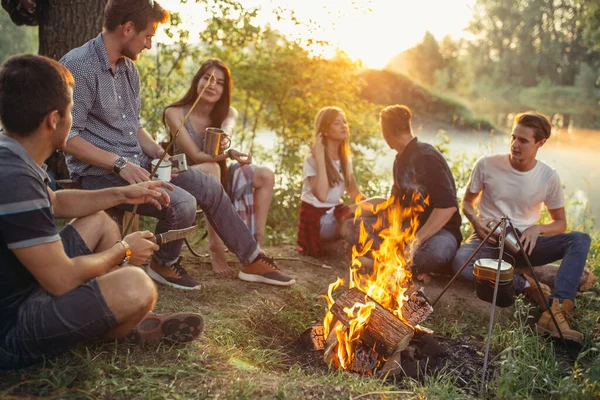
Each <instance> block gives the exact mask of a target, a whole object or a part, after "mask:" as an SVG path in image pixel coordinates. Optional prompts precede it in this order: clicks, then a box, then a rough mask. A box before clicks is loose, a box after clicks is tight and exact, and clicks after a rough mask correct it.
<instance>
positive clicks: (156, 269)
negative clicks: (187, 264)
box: [146, 257, 200, 290]
mask: <svg viewBox="0 0 600 400" xmlns="http://www.w3.org/2000/svg"><path fill="white" fill-rule="evenodd" d="M182 259H183V257H179V258H178V259H177V261H176V262H175V264H173V265H171V266H169V267H165V266H164V265H161V264H159V263H158V262H157V261H156V260H155V259H154V258H152V261H151V262H150V265H148V266H147V267H146V272H147V273H148V276H149V277H150V278H152V279H154V280H155V281H156V282H158V283H162V284H163V285H167V286H171V287H174V288H177V289H183V290H198V289H200V284H199V283H198V282H197V281H196V280H195V279H194V278H192V276H191V275H190V274H188V273H187V271H186V270H185V269H184V268H183V266H182V265H181V260H182Z"/></svg>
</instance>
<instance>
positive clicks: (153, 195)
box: [119, 181, 173, 210]
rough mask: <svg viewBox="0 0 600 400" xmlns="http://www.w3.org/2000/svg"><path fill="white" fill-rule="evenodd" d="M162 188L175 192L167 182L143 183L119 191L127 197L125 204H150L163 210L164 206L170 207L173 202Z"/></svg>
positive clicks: (122, 187) (123, 187) (124, 187)
mask: <svg viewBox="0 0 600 400" xmlns="http://www.w3.org/2000/svg"><path fill="white" fill-rule="evenodd" d="M161 187H164V188H167V189H169V190H173V186H171V185H170V184H169V183H167V182H165V181H149V182H143V183H138V184H135V185H130V186H121V187H120V188H119V189H120V190H121V191H122V193H123V195H124V196H125V201H124V202H125V204H145V203H148V204H152V205H153V206H154V207H156V208H158V209H159V210H161V209H162V206H163V205H164V206H165V207H168V206H169V203H170V202H171V198H170V197H169V195H168V194H167V192H166V191H165V190H164V189H161ZM161 203H162V205H161Z"/></svg>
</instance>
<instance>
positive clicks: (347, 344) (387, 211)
mask: <svg viewBox="0 0 600 400" xmlns="http://www.w3.org/2000/svg"><path fill="white" fill-rule="evenodd" d="M402 200H403V201H404V200H406V199H402ZM410 200H411V204H412V206H411V207H400V206H399V203H398V202H396V201H395V198H394V197H390V198H389V199H388V200H386V201H385V202H383V203H380V204H378V205H377V206H375V207H374V206H373V205H372V204H369V203H366V202H365V203H364V204H361V205H360V206H359V207H357V208H356V211H355V213H354V218H355V221H358V220H359V218H360V217H361V216H362V215H363V213H365V212H366V213H368V215H376V216H377V221H376V222H375V223H374V224H373V226H372V228H373V229H375V230H377V231H380V232H379V237H380V238H381V239H382V243H381V245H380V246H379V249H377V250H375V249H373V248H372V247H373V240H372V239H370V238H369V236H368V231H367V227H366V226H365V225H364V224H365V222H364V221H363V220H360V221H361V222H360V226H359V246H354V247H353V248H352V264H351V266H350V282H349V288H354V287H356V288H358V289H360V290H361V291H362V292H363V293H365V294H367V295H368V296H369V297H371V298H372V299H373V300H375V301H376V302H377V303H379V304H380V305H382V306H383V307H385V308H386V309H387V310H389V311H390V312H392V313H393V314H394V315H396V316H397V317H398V318H400V319H403V318H402V311H401V310H402V305H403V304H404V302H405V301H406V300H407V296H406V295H405V292H406V290H407V289H408V286H409V283H410V280H411V277H412V275H411V272H410V270H409V269H407V268H408V267H409V266H410V265H411V263H412V254H411V253H412V251H411V243H412V241H413V239H414V237H415V234H416V232H417V228H418V216H419V214H420V213H422V212H423V211H424V207H423V205H422V202H421V196H420V195H419V194H418V193H417V192H415V193H414V194H413V195H412V198H411V199H410ZM427 202H428V199H425V204H427ZM384 216H385V218H384ZM385 220H387V224H386V226H387V227H384V221H385ZM382 228H383V229H382ZM369 252H370V253H371V255H372V258H373V266H372V269H370V268H369V266H367V265H363V263H362V262H361V261H360V259H359V258H360V257H362V256H364V255H366V254H368V253H369ZM343 285H344V281H343V279H342V278H338V279H337V280H336V281H335V282H334V283H332V284H331V285H329V289H328V291H327V295H324V296H323V297H324V298H325V299H326V301H327V307H328V310H329V311H328V312H327V313H326V315H325V319H324V321H323V325H324V334H325V337H328V335H329V332H330V330H331V324H332V323H333V314H332V313H331V311H330V310H331V306H332V305H333V303H334V300H333V292H334V291H335V290H336V289H338V288H339V287H340V286H343ZM374 308H375V304H374V303H373V302H368V301H365V303H364V304H361V303H357V304H355V305H354V306H353V307H352V308H350V309H347V308H346V309H344V312H345V313H346V314H347V315H348V317H349V318H350V322H349V326H348V327H345V326H343V325H342V324H341V323H339V324H336V325H335V335H336V337H337V339H338V347H337V352H336V353H335V354H336V355H337V360H334V361H335V362H334V364H335V365H339V367H341V368H343V369H345V370H348V369H350V368H351V366H352V363H353V361H354V355H355V348H356V344H357V343H358V341H359V339H360V336H361V334H362V332H363V331H364V329H365V328H366V326H367V324H368V321H369V318H370V316H371V311H372V310H373V309H374Z"/></svg>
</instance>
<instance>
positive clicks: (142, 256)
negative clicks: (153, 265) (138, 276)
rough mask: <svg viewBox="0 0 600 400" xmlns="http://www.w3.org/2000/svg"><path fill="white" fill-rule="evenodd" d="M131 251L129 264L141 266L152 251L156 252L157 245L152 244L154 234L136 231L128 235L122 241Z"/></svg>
mask: <svg viewBox="0 0 600 400" xmlns="http://www.w3.org/2000/svg"><path fill="white" fill-rule="evenodd" d="M123 240H124V241H125V242H127V244H128V245H129V248H130V249H131V258H130V259H129V264H131V265H142V264H143V263H144V262H145V261H146V260H147V259H148V257H150V255H151V254H152V251H156V250H158V245H157V244H156V242H154V234H152V232H149V231H138V232H133V233H130V234H129V235H127V236H125V238H124V239H123Z"/></svg>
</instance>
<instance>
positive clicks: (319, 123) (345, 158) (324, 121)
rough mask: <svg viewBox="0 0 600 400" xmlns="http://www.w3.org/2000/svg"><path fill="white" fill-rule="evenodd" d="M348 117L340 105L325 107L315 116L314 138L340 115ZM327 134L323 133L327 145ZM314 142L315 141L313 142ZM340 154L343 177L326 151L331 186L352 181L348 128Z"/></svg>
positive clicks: (326, 163) (326, 166)
mask: <svg viewBox="0 0 600 400" xmlns="http://www.w3.org/2000/svg"><path fill="white" fill-rule="evenodd" d="M340 115H341V116H342V117H344V118H345V117H346V116H345V114H344V111H343V110H342V109H341V108H339V107H323V108H321V109H320V110H319V112H318V113H317V116H316V117H315V128H314V138H315V140H316V138H317V135H318V134H319V133H324V132H326V131H327V130H328V129H329V127H330V126H331V125H332V124H333V122H334V121H335V120H336V118H337V117H338V116H340ZM327 140H328V139H327V136H325V135H323V145H324V146H325V147H327ZM313 144H314V143H313ZM339 155H340V165H341V167H342V174H343V177H342V176H340V173H339V172H338V170H337V168H336V167H335V165H333V161H332V160H331V158H330V157H329V154H328V153H327V151H325V170H326V172H327V182H328V183H329V187H333V186H335V185H336V184H338V183H340V182H341V181H342V180H344V182H345V185H348V184H349V183H350V174H351V173H352V171H351V170H350V166H349V164H350V130H348V135H347V136H346V140H344V142H343V143H341V144H340V148H339Z"/></svg>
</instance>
